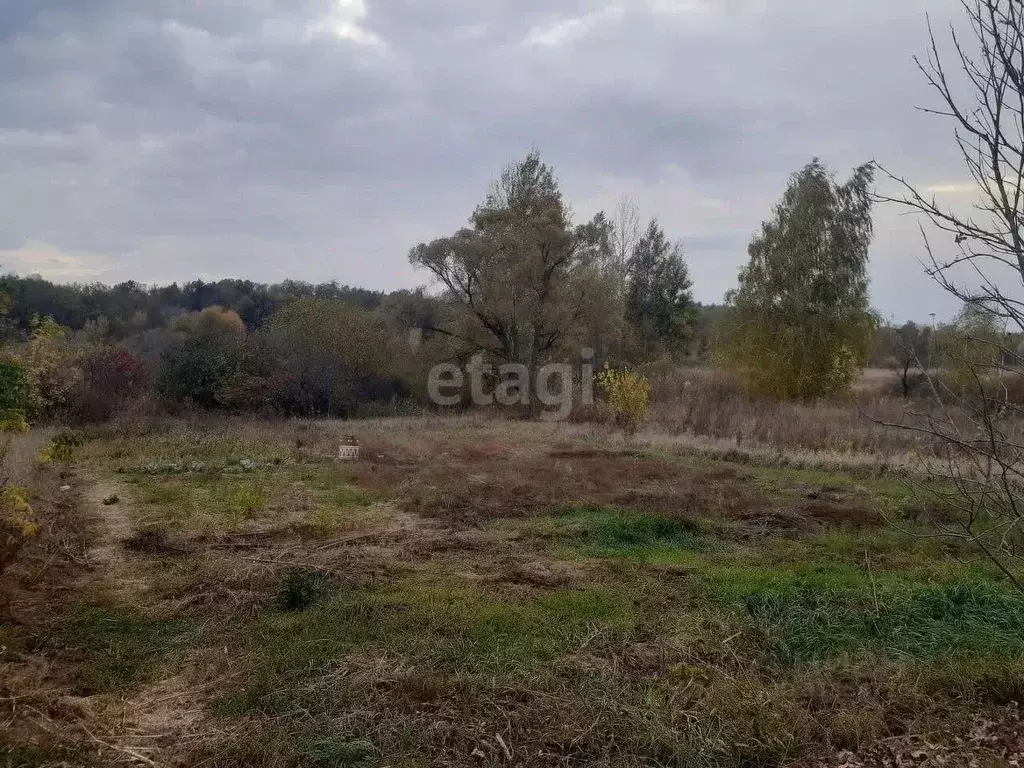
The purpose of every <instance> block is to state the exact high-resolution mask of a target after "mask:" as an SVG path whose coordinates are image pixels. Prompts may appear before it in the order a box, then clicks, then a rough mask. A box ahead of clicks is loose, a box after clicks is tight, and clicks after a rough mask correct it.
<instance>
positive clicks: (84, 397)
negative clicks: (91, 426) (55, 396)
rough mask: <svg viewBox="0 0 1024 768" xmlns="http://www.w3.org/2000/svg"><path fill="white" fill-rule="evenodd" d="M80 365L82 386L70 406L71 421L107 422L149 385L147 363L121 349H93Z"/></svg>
mask: <svg viewBox="0 0 1024 768" xmlns="http://www.w3.org/2000/svg"><path fill="white" fill-rule="evenodd" d="M79 365H80V366H81V370H82V377H81V383H80V385H79V387H78V389H77V391H76V392H75V393H74V395H73V397H72V398H71V401H70V402H69V404H68V413H67V415H66V417H67V419H68V420H69V421H74V422H97V421H105V420H106V419H109V418H111V417H112V416H113V415H114V413H115V412H116V411H117V410H118V409H119V408H121V407H122V406H123V405H124V404H125V403H126V402H127V401H128V400H129V399H131V398H132V397H134V396H136V395H138V394H139V393H140V392H141V391H142V390H143V388H144V386H145V383H146V370H145V365H144V363H143V361H142V360H141V359H140V358H138V357H136V356H135V355H133V354H131V353H130V352H127V351H125V350H123V349H118V348H117V347H97V348H95V349H91V350H89V351H88V352H86V353H85V354H83V355H82V357H81V359H80V361H79Z"/></svg>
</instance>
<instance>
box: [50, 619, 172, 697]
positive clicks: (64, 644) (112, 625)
mask: <svg viewBox="0 0 1024 768" xmlns="http://www.w3.org/2000/svg"><path fill="white" fill-rule="evenodd" d="M189 630H190V625H189V624H188V622H186V621H184V620H180V619H157V618H152V617H149V616H146V615H145V614H143V613H141V612H139V611H137V610H133V609H130V608H108V607H99V606H89V607H81V608H79V609H78V610H76V611H74V612H73V613H71V614H70V615H69V616H68V617H67V618H65V619H64V621H63V622H62V623H60V624H57V625H56V626H55V627H53V629H52V631H51V634H50V637H49V638H48V640H47V641H44V645H46V646H49V647H50V648H52V649H55V650H60V651H63V652H66V653H67V654H68V655H69V659H70V660H71V662H72V663H73V665H74V674H73V679H74V683H75V687H76V688H77V689H78V690H79V691H80V692H81V693H84V694H93V693H103V692H106V691H113V690H119V689H122V688H126V687H130V686H133V685H138V684H141V683H145V682H148V681H150V680H152V679H155V676H156V674H157V672H158V671H159V670H160V669H161V667H162V666H163V665H164V664H165V663H167V662H169V661H170V660H171V659H172V658H173V657H174V656H175V655H176V654H177V653H179V652H181V651H182V650H183V649H184V648H186V647H187V645H188V640H189Z"/></svg>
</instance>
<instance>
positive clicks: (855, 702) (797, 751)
mask: <svg viewBox="0 0 1024 768" xmlns="http://www.w3.org/2000/svg"><path fill="white" fill-rule="evenodd" d="M344 432H345V434H351V435H353V436H355V437H356V438H357V439H358V440H359V442H360V443H361V447H362V458H361V459H360V460H359V461H355V462H339V461H337V460H335V459H334V458H333V452H334V449H336V445H337V442H338V440H339V439H340V438H339V427H338V426H336V425H334V424H332V423H330V422H319V423H317V422H260V421H253V420H220V421H215V422H211V420H210V419H202V420H177V421H167V420H164V419H158V420H156V421H155V422H153V423H151V424H150V425H149V426H147V427H142V426H140V425H134V426H132V425H125V426H122V427H116V426H112V427H106V428H103V429H99V430H94V431H92V432H91V433H89V434H88V435H87V436H86V437H87V439H85V440H84V441H81V442H79V441H73V442H75V443H76V444H75V445H74V447H73V448H71V449H70V456H69V455H68V454H66V453H61V455H60V457H59V458H55V459H54V460H53V461H52V462H51V463H50V464H48V465H44V468H43V469H41V470H39V471H41V472H43V473H44V475H45V474H48V473H59V474H61V475H63V480H54V482H65V484H68V485H71V487H72V490H71V491H69V492H68V494H70V495H72V496H75V497H76V499H77V501H76V503H74V504H70V505H65V506H64V507H62V508H61V509H51V508H49V507H47V508H45V509H43V510H42V513H41V514H42V515H43V517H44V518H47V519H50V520H53V519H54V518H53V516H54V515H58V516H63V518H59V517H58V519H62V520H63V525H62V526H54V525H49V526H47V525H46V524H44V530H48V531H50V534H49V535H43V536H42V537H40V538H39V539H38V540H37V541H35V542H34V543H32V544H31V545H30V546H29V547H28V550H27V551H26V552H25V553H23V557H22V559H20V560H19V561H18V564H17V565H16V566H15V567H14V570H13V571H12V572H11V575H12V579H11V580H10V581H9V582H5V585H4V595H5V601H6V602H5V605H6V606H7V608H6V610H8V611H9V612H10V615H11V618H12V619H13V621H12V622H11V623H7V624H5V625H4V630H3V631H4V642H3V645H4V647H5V651H4V656H3V658H2V659H0V664H3V670H4V674H3V675H2V679H3V680H4V690H3V696H4V697H5V698H4V700H3V701H4V702H6V703H5V705H4V706H5V717H6V718H7V720H8V722H9V723H10V727H9V728H8V730H7V731H6V735H5V737H4V741H5V743H6V746H5V747H3V749H4V750H6V751H5V752H4V753H3V754H4V755H5V759H6V760H7V761H8V762H11V763H12V764H17V765H49V764H52V763H54V762H59V760H62V759H63V760H68V759H72V758H68V756H74V757H73V759H72V761H73V762H74V764H83V765H107V764H110V763H111V762H116V761H122V762H125V763H130V762H133V761H134V762H145V761H146V760H153V761H155V762H156V763H157V764H168V763H175V761H176V762H177V763H179V764H189V765H192V764H195V765H198V764H203V765H213V766H240V765H247V766H316V765H325V766H326V765H331V766H335V765H409V766H413V765H424V766H426V765H453V766H456V765H466V766H471V765H480V764H495V765H497V764H508V763H518V764H530V765H552V766H555V765H558V766H562V765H609V766H611V765H616V766H621V765H636V766H641V765H655V764H657V765H687V766H691V765H692V766H702V765H706V766H722V765H736V766H740V765H798V764H799V765H803V764H811V763H807V762H806V761H809V760H810V761H812V762H813V763H814V764H832V763H830V762H829V761H830V760H832V759H833V758H832V756H834V755H836V754H839V753H841V752H843V751H844V750H852V751H853V752H854V753H856V754H868V753H870V752H871V751H872V750H878V749H882V750H885V751H886V753H887V754H892V755H894V756H900V755H904V756H906V755H909V754H910V753H912V752H914V751H916V750H917V749H918V745H919V743H920V742H919V740H921V739H925V740H927V741H928V742H929V743H930V744H932V745H933V746H932V747H931V748H930V749H932V750H934V751H935V754H946V753H947V752H948V753H950V754H953V753H955V750H956V749H958V748H959V747H958V744H962V743H965V741H964V740H967V741H968V742H969V741H970V739H972V738H975V737H976V735H977V728H978V726H977V724H976V719H977V718H978V717H979V716H985V717H986V718H987V719H986V722H987V723H988V724H989V725H988V726H986V727H987V728H989V729H990V730H992V729H994V730H993V733H995V734H996V735H998V736H999V738H1002V734H1004V732H1008V731H1007V729H1012V727H1013V725H1012V719H1013V717H1014V714H1013V713H1014V710H1013V709H1012V707H1011V708H1010V709H1008V708H1007V707H1008V706H1010V703H1011V702H1014V701H1018V700H1019V698H1020V696H1021V695H1022V694H1024V665H1022V664H1021V661H1020V660H1021V658H1024V653H1022V652H1024V647H1022V646H1021V642H1022V641H1021V638H1022V637H1024V598H1022V596H1021V595H1020V593H1019V592H1017V591H1016V590H1015V589H1013V588H1012V586H1010V585H1008V584H1007V583H1006V581H1005V579H1003V578H1002V576H1001V574H1000V573H999V572H998V570H997V569H996V568H994V567H993V566H991V565H990V564H987V563H985V562H972V561H970V558H969V557H968V550H967V548H966V544H965V545H963V546H960V547H958V546H957V545H955V544H953V543H950V542H945V541H941V540H937V539H933V538H928V537H924V536H921V535H919V532H920V530H921V529H920V527H919V526H920V521H919V517H920V514H921V510H920V509H919V508H918V507H917V506H916V504H917V502H916V500H915V495H914V493H913V490H912V488H911V487H910V486H909V485H908V484H907V483H906V481H905V480H903V479H901V477H900V476H899V475H898V474H896V475H892V476H889V475H882V476H879V475H878V474H877V473H876V472H858V471H850V470H847V471H840V470H836V469H833V470H825V469H821V468H799V467H796V466H790V467H768V466H762V465H759V464H757V463H754V462H737V461H735V460H726V459H723V458H714V457H711V456H708V455H702V454H700V453H695V452H693V451H692V450H690V449H688V448H686V447H685V446H674V447H672V448H666V447H664V446H655V445H654V444H648V443H645V442H644V438H643V436H642V435H638V436H637V437H635V438H634V439H633V442H632V444H631V445H629V446H624V445H623V443H622V438H621V432H620V431H619V430H618V429H615V428H610V427H593V426H589V425H576V426H573V425H557V424H550V425H548V424H542V423H530V422H519V421H505V420H491V419H481V418H463V419H458V418H426V419H414V420H404V421H403V420H394V419H390V420H382V421H366V422H348V423H346V424H345V425H344ZM54 442H56V443H57V444H60V445H65V444H66V443H67V439H66V437H59V436H58V438H57V440H56V441H50V443H49V445H53V444H54ZM734 458H735V457H734ZM68 494H65V496H67V495H68ZM113 495H116V496H117V497H118V502H117V504H114V505H108V506H104V504H105V502H107V501H109V499H110V498H111V496H113ZM44 506H46V505H44ZM115 510H116V511H115ZM57 530H61V531H63V533H62V534H61V535H62V536H67V535H69V532H70V534H71V535H73V537H74V538H75V539H77V541H76V542H69V541H67V540H64V541H60V542H59V543H58V541H56V540H55V539H54V538H53V536H54V532H55V531H57ZM76 552H87V553H92V554H88V555H86V556H85V557H81V556H80V555H76V554H75V553H76ZM97 563H99V564H101V565H102V566H103V567H100V568H96V567H94V566H95V565H96V564H97ZM54 569H58V570H59V571H60V576H59V580H58V579H57V578H56V574H52V573H51V571H53V570H54ZM47 574H50V575H49V576H48V575H47ZM67 584H73V585H74V588H73V589H71V590H67V589H66V588H64V587H65V585H67ZM44 594H45V595H48V598H47V600H48V605H49V606H50V607H49V609H48V610H46V611H45V612H41V611H39V609H38V599H39V596H41V595H44ZM30 597H31V599H30ZM40 712H46V713H47V714H46V717H45V718H42V717H40V715H39V713H40ZM958 740H960V741H958ZM998 743H1001V742H996V741H993V742H992V744H993V745H995V746H990V747H985V748H984V749H982V750H980V751H979V750H977V749H976V750H975V752H974V754H977V755H985V754H990V755H991V756H992V758H993V760H996V759H997V758H998V757H999V756H1000V754H1001V753H999V747H998ZM972 749H973V747H972ZM985 750H988V751H985ZM133 755H134V756H136V757H135V758H133V757H132V756H133ZM835 764H838V763H835ZM993 764H996V763H993Z"/></svg>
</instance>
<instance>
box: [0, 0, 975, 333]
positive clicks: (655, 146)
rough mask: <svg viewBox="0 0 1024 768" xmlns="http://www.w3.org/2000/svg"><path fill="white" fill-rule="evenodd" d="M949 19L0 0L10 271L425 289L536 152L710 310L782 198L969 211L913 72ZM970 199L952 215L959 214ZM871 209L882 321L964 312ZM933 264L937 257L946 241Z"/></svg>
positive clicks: (777, 3) (835, 5)
mask: <svg viewBox="0 0 1024 768" xmlns="http://www.w3.org/2000/svg"><path fill="white" fill-rule="evenodd" d="M926 11H927V12H929V13H930V14H931V15H932V18H933V22H935V23H936V24H937V25H944V24H948V23H949V21H950V20H952V19H956V18H959V16H960V13H961V11H960V9H959V2H958V0H620V2H618V3H610V2H608V1H607V0H593V1H590V0H88V2H85V1H84V0H33V1H32V2H28V1H27V0H25V1H21V0H18V1H17V2H11V1H8V2H3V3H0V73H2V75H0V104H2V108H0V265H2V266H3V268H5V269H11V270H15V271H17V272H20V273H32V272H35V273H39V274H42V275H44V276H46V277H49V278H52V279H58V280H62V281H71V280H75V281H94V280H100V281H104V282H117V281H121V280H126V279H135V280H140V281H144V282H169V281H175V280H177V281H182V280H190V279H194V278H196V277H202V278H220V277H246V278H251V279H257V280H265V281H273V280H279V279H282V278H285V277H292V278H299V279H307V280H313V281H322V280H331V279H336V280H338V281H340V282H343V283H351V284H357V285H363V286H367V287H371V288H377V289H394V288H401V287H413V286H416V285H418V284H424V283H426V282H427V276H426V275H425V274H423V273H418V272H415V271H414V270H413V269H412V268H411V267H410V266H409V264H408V261H407V253H408V250H409V248H410V247H411V246H412V245H414V244H416V243H417V242H419V241H421V240H428V239H432V238H434V237H437V236H440V235H443V234H448V233H450V232H451V231H453V230H454V229H456V228H458V227H460V226H462V225H463V224H464V223H465V221H466V219H467V217H468V216H469V214H470V213H471V212H472V209H473V207H474V205H475V204H476V203H477V201H479V200H480V199H481V197H482V196H483V194H484V193H485V191H486V188H487V184H488V181H489V179H491V178H493V177H494V176H496V175H497V173H498V172H499V171H500V169H501V167H502V165H504V164H505V163H507V162H508V161H510V160H512V159H516V158H518V157H520V156H522V155H523V154H525V153H526V152H527V151H529V150H530V149H531V148H534V147H536V148H537V149H539V150H541V152H542V154H543V155H544V157H545V159H546V160H547V161H548V162H549V163H550V164H552V165H553V166H554V167H555V169H556V172H557V173H558V175H559V177H560V179H561V181H562V185H563V189H564V191H565V194H566V196H567V198H568V199H569V200H570V201H571V203H572V205H573V208H574V210H575V211H576V214H577V218H578V219H580V220H582V219H583V218H589V216H591V215H592V214H593V213H595V212H596V211H598V210H600V209H602V208H607V209H610V208H611V207H612V206H613V204H614V202H615V200H616V198H617V197H619V196H620V195H621V194H624V193H625V194H629V195H632V196H634V197H635V198H636V200H637V202H638V203H639V205H640V207H641V210H642V212H643V213H644V215H645V217H646V216H652V215H656V216H658V217H659V218H660V219H661V221H662V223H663V225H664V226H665V228H666V230H667V231H668V233H669V234H670V236H672V237H678V238H682V239H683V241H684V243H685V246H686V253H687V258H688V260H689V263H690V268H691V272H692V276H693V278H694V282H695V293H696V296H697V298H698V299H700V300H702V301H705V302H710V301H719V300H721V298H722V295H723V293H724V292H725V291H726V290H728V289H729V288H730V287H732V286H733V285H734V283H735V280H736V273H737V269H738V268H739V266H740V265H741V264H742V263H743V262H744V261H745V258H746V253H745V250H746V244H747V243H748V242H749V240H750V237H751V235H752V234H753V233H754V232H755V231H756V229H757V227H758V225H759V223H760V222H761V221H762V220H763V219H765V218H767V217H768V216H769V215H770V211H771V206H772V205H773V203H774V202H775V201H776V200H777V199H778V197H779V195H780V194H781V193H782V191H783V189H784V187H785V184H786V179H787V176H788V174H789V173H790V172H792V171H793V170H795V169H797V168H798V167H800V166H802V165H803V164H804V163H806V162H807V161H809V160H810V159H811V158H812V157H813V156H815V155H818V156H820V157H821V158H822V159H824V160H825V161H826V162H827V163H828V164H829V165H831V166H832V167H833V168H835V169H837V170H838V171H839V172H840V174H842V175H846V174H848V173H849V171H850V170H851V169H852V167H853V166H855V165H857V164H859V163H861V162H864V161H866V160H870V159H878V160H879V161H881V162H883V163H884V164H885V165H887V166H888V167H890V168H891V169H893V170H896V171H898V172H900V173H902V174H905V175H906V176H907V177H908V178H910V179H911V180H913V181H914V182H915V183H917V184H919V185H920V186H922V187H931V188H934V189H936V190H938V192H939V194H940V195H943V196H946V197H948V198H950V199H951V200H955V199H956V198H964V199H967V200H969V198H968V197H966V187H965V182H966V179H965V178H964V174H963V171H962V170H961V168H960V167H959V165H958V163H957V158H956V155H955V154H954V153H953V152H952V151H951V150H952V145H951V142H950V126H948V125H947V124H945V123H943V121H942V120H941V119H938V118H934V117H929V116H926V115H923V114H921V113H919V112H916V111H915V110H914V107H915V105H931V106H934V105H935V104H934V101H933V100H932V97H931V95H930V94H929V92H928V91H927V89H926V88H925V86H924V84H923V82H922V79H921V76H920V74H919V73H918V72H917V71H916V70H915V68H914V64H913V62H912V60H911V56H912V54H913V53H915V52H918V53H920V52H923V51H924V50H925V44H926V42H927V37H926V26H925V12H926ZM960 202H963V200H960ZM916 226H917V225H916V223H915V222H914V221H913V220H910V219H908V218H907V217H905V216H900V215H898V213H897V212H896V211H891V210H880V211H879V212H878V214H877V216H876V227H877V239H876V243H875V245H874V247H873V250H872V277H873V283H872V296H873V301H874V304H875V306H876V307H877V308H878V309H879V310H880V311H881V312H882V313H883V314H884V315H886V316H893V317H895V318H897V319H906V318H915V319H925V320H926V319H927V315H928V314H929V313H930V312H937V313H938V314H939V316H940V318H941V317H946V316H949V315H951V314H952V313H953V312H954V311H955V306H954V305H953V304H951V302H950V301H949V300H948V299H946V298H945V297H944V296H943V294H942V293H941V292H939V291H938V290H937V289H935V288H933V287H932V286H931V285H930V284H929V282H928V280H927V279H926V278H925V277H924V276H923V274H922V269H921V266H920V264H919V262H918V261H917V259H918V258H920V256H921V255H922V249H921V244H920V237H919V235H918V233H917V230H916ZM939 245H940V247H944V243H941V242H940V243H939Z"/></svg>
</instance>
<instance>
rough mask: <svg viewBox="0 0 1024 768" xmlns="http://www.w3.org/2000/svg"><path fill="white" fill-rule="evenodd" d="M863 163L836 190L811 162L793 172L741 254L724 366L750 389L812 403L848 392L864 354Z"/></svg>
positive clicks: (867, 179)
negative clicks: (770, 216) (743, 259)
mask: <svg viewBox="0 0 1024 768" xmlns="http://www.w3.org/2000/svg"><path fill="white" fill-rule="evenodd" d="M873 180H874V166H873V165H872V164H870V163H868V164H865V165H862V166H861V167H859V168H857V169H856V171H854V174H853V177H852V178H851V179H850V180H849V181H848V182H846V183H845V184H842V185H839V184H837V182H836V180H835V176H834V174H833V173H832V172H831V171H829V169H828V168H827V167H825V165H824V164H822V163H821V162H819V161H818V160H817V159H815V160H814V161H813V162H811V163H810V164H809V165H807V166H806V167H805V168H804V169H803V170H801V171H799V172H797V173H795V174H793V176H792V177H791V179H790V183H789V187H788V189H787V190H786V193H785V194H784V195H783V197H782V200H781V201H780V202H779V204H778V205H777V206H776V207H775V215H774V218H773V219H772V220H771V221H769V222H765V223H764V224H763V225H762V228H761V232H760V234H759V235H758V236H757V237H755V238H754V240H753V242H751V244H750V247H749V249H748V253H749V256H750V261H749V262H748V263H747V265H746V266H745V267H744V268H743V269H742V270H741V271H740V280H739V283H740V284H739V288H737V289H736V290H735V291H732V292H731V293H730V294H729V296H728V297H727V302H728V304H729V305H730V313H729V317H728V319H727V321H726V322H725V324H724V327H723V328H722V329H721V336H720V353H721V356H722V358H723V362H724V363H725V364H726V365H727V366H729V367H730V368H732V369H734V370H736V371H738V372H739V373H741V374H742V375H743V376H744V377H745V378H746V379H747V381H748V383H749V384H750V386H751V387H752V389H754V390H755V391H757V392H760V393H763V394H767V395H771V396H773V397H778V398H787V399H788V398H800V399H812V398H816V397H824V396H828V395H831V394H834V393H835V392H838V391H840V390H842V389H844V388H846V387H848V386H849V385H850V383H851V382H852V381H853V378H854V376H855V375H856V373H857V371H858V370H859V369H860V367H861V366H863V364H864V361H865V360H866V358H867V355H868V353H869V351H870V347H871V340H872V336H873V333H874V328H875V321H874V316H873V315H872V313H871V310H870V307H869V305H868V276H867V265H868V246H869V245H870V243H871V238H872V234H873V227H872V223H871V204H872V196H871V184H872V181H873Z"/></svg>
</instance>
